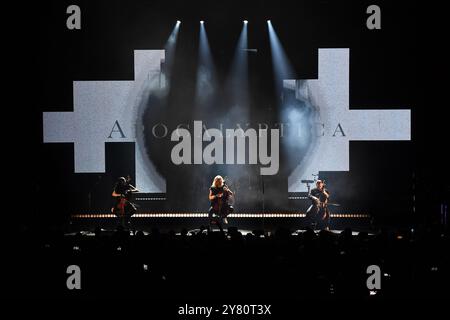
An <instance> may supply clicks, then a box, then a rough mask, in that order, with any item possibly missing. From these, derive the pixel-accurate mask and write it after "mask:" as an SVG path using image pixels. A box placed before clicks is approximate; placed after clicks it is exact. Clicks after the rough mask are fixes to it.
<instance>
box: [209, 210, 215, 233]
mask: <svg viewBox="0 0 450 320" xmlns="http://www.w3.org/2000/svg"><path fill="white" fill-rule="evenodd" d="M213 222H214V210H213V207H210V208H209V211H208V232H210V231H212V225H213Z"/></svg>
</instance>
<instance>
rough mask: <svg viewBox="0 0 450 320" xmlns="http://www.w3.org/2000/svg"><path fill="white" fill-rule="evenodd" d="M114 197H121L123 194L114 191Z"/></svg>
mask: <svg viewBox="0 0 450 320" xmlns="http://www.w3.org/2000/svg"><path fill="white" fill-rule="evenodd" d="M112 196H113V197H120V196H121V194H120V193H116V190H114V191H113V192H112Z"/></svg>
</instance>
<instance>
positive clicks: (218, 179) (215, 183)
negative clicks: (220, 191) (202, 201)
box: [211, 176, 224, 188]
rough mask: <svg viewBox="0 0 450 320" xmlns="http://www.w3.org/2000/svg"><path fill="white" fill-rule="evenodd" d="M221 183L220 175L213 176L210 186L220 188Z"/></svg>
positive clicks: (222, 182)
mask: <svg viewBox="0 0 450 320" xmlns="http://www.w3.org/2000/svg"><path fill="white" fill-rule="evenodd" d="M217 182H218V185H217ZM223 185H224V181H223V178H222V176H215V177H214V180H213V182H212V185H211V187H212V188H221V187H223Z"/></svg>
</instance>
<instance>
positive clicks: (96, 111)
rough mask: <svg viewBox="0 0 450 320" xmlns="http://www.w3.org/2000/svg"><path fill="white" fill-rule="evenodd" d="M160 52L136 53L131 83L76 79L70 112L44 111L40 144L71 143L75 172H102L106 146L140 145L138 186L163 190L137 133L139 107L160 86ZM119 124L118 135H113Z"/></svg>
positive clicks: (144, 190) (142, 189) (158, 190)
mask: <svg viewBox="0 0 450 320" xmlns="http://www.w3.org/2000/svg"><path fill="white" fill-rule="evenodd" d="M163 59H164V50H135V51H134V80H133V81H74V82H73V99H74V101H73V112H44V114H43V121H44V142H45V143H49V142H50V143H58V142H59V143H73V144H74V149H75V150H74V157H75V159H74V161H75V172H76V173H91V172H105V143H106V142H138V143H136V147H135V150H136V151H135V156H136V185H137V186H138V187H139V188H140V189H141V191H143V192H165V189H166V186H165V181H164V179H163V178H162V177H161V176H159V175H158V174H157V173H156V170H154V169H153V166H152V164H151V163H150V161H149V160H148V156H147V155H146V154H145V150H144V143H143V142H142V143H140V142H141V141H139V139H142V137H140V135H139V134H138V131H139V130H143V128H142V126H141V125H137V123H136V122H137V121H139V119H140V117H139V115H140V112H142V110H141V108H140V106H141V104H142V103H145V101H146V99H145V97H147V96H148V95H149V94H150V93H151V92H152V91H155V90H159V89H161V88H163V87H164V85H165V84H164V79H163V78H162V76H161V62H162V60H163ZM116 121H117V123H118V124H119V125H120V128H121V129H122V131H123V134H124V136H125V137H123V136H122V135H121V133H120V132H113V134H112V135H111V131H112V129H113V128H115V129H118V127H117V126H116V127H115V124H116Z"/></svg>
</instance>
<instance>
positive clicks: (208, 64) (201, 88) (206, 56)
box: [196, 20, 216, 105]
mask: <svg viewBox="0 0 450 320" xmlns="http://www.w3.org/2000/svg"><path fill="white" fill-rule="evenodd" d="M214 73H215V69H214V63H213V60H212V54H211V49H210V47H209V41H208V36H207V34H206V29H205V24H204V21H203V20H202V21H200V37H199V52H198V69H197V86H196V104H199V105H203V104H205V103H207V101H208V100H209V98H211V97H212V96H213V94H214V92H215V89H216V87H215V76H214Z"/></svg>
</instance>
